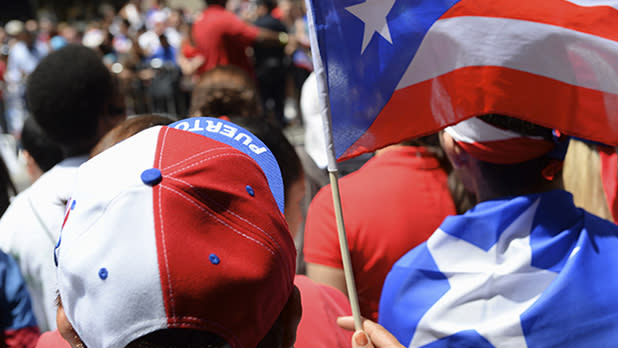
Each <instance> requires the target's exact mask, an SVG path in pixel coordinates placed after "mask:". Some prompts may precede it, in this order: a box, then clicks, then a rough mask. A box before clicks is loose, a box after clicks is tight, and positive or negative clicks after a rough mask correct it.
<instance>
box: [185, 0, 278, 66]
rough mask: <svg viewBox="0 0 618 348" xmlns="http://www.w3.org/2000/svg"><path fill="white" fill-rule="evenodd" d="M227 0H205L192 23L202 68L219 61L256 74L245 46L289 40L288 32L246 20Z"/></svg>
mask: <svg viewBox="0 0 618 348" xmlns="http://www.w3.org/2000/svg"><path fill="white" fill-rule="evenodd" d="M226 3H227V0H206V5H207V7H206V9H205V10H204V12H202V14H201V15H200V16H199V17H198V19H197V20H196V22H195V23H194V24H193V28H192V33H193V40H194V42H195V47H196V48H197V49H198V51H199V52H200V53H201V54H202V55H203V56H204V64H202V66H201V67H200V69H199V72H200V73H204V72H206V71H208V70H210V69H212V68H214V67H216V66H218V65H235V66H238V67H240V68H242V69H243V70H245V71H246V72H247V73H248V74H249V75H250V76H252V77H254V76H255V73H254V70H253V65H252V63H251V61H250V60H249V57H248V56H247V53H246V50H247V48H248V47H250V46H252V45H253V44H268V45H281V46H285V45H287V44H288V36H287V34H285V33H283V32H281V33H280V32H275V31H272V30H269V29H265V28H259V27H256V26H254V25H251V24H249V23H245V22H244V21H243V20H241V19H240V18H238V17H237V16H236V15H235V14H234V13H232V12H230V11H228V10H226V9H225V5H226Z"/></svg>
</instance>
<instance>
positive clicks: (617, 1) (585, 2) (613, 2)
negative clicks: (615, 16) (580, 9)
mask: <svg viewBox="0 0 618 348" xmlns="http://www.w3.org/2000/svg"><path fill="white" fill-rule="evenodd" d="M565 1H568V2H572V3H574V4H575V5H579V6H585V7H594V6H609V7H613V8H615V9H617V10H618V0H608V1H599V0H565Z"/></svg>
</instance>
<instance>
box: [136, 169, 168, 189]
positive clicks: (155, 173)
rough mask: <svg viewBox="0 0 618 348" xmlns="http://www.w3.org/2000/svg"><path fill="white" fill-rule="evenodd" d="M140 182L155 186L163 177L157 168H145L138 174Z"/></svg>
mask: <svg viewBox="0 0 618 348" xmlns="http://www.w3.org/2000/svg"><path fill="white" fill-rule="evenodd" d="M140 177H141V179H142V182H144V184H146V185H148V186H155V185H157V184H158V183H160V182H161V180H162V179H163V177H162V176H161V171H160V170H159V169H157V168H150V169H146V170H144V171H143V172H142V175H141V176H140Z"/></svg>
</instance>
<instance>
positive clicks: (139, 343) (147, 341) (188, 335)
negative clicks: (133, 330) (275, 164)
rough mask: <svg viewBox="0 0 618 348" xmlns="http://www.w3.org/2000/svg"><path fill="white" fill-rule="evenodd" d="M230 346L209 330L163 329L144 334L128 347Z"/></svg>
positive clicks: (221, 347) (193, 347) (216, 347)
mask: <svg viewBox="0 0 618 348" xmlns="http://www.w3.org/2000/svg"><path fill="white" fill-rule="evenodd" d="M204 347H209V348H229V347H230V346H229V345H228V344H227V342H226V341H225V340H224V339H223V338H221V337H219V336H217V335H215V334H213V333H210V332H208V331H200V330H192V329H163V330H158V331H154V332H151V333H149V334H147V335H144V336H142V337H140V338H138V339H136V340H134V341H133V342H131V343H129V344H128V345H127V346H126V348H204Z"/></svg>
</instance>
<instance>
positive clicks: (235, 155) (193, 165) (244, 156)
mask: <svg viewBox="0 0 618 348" xmlns="http://www.w3.org/2000/svg"><path fill="white" fill-rule="evenodd" d="M219 157H243V158H247V159H249V158H251V157H249V156H247V155H245V154H244V153H225V154H219V155H215V156H212V157H207V158H204V159H202V160H200V161H198V162H194V163H193V164H191V165H188V166H185V167H182V168H179V169H176V170H175V171H173V172H170V173H167V175H174V174H177V173H179V172H182V171H183V170H186V169H189V168H192V167H195V166H197V165H198V164H201V163H203V162H207V161H210V160H213V159H216V158H219Z"/></svg>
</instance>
